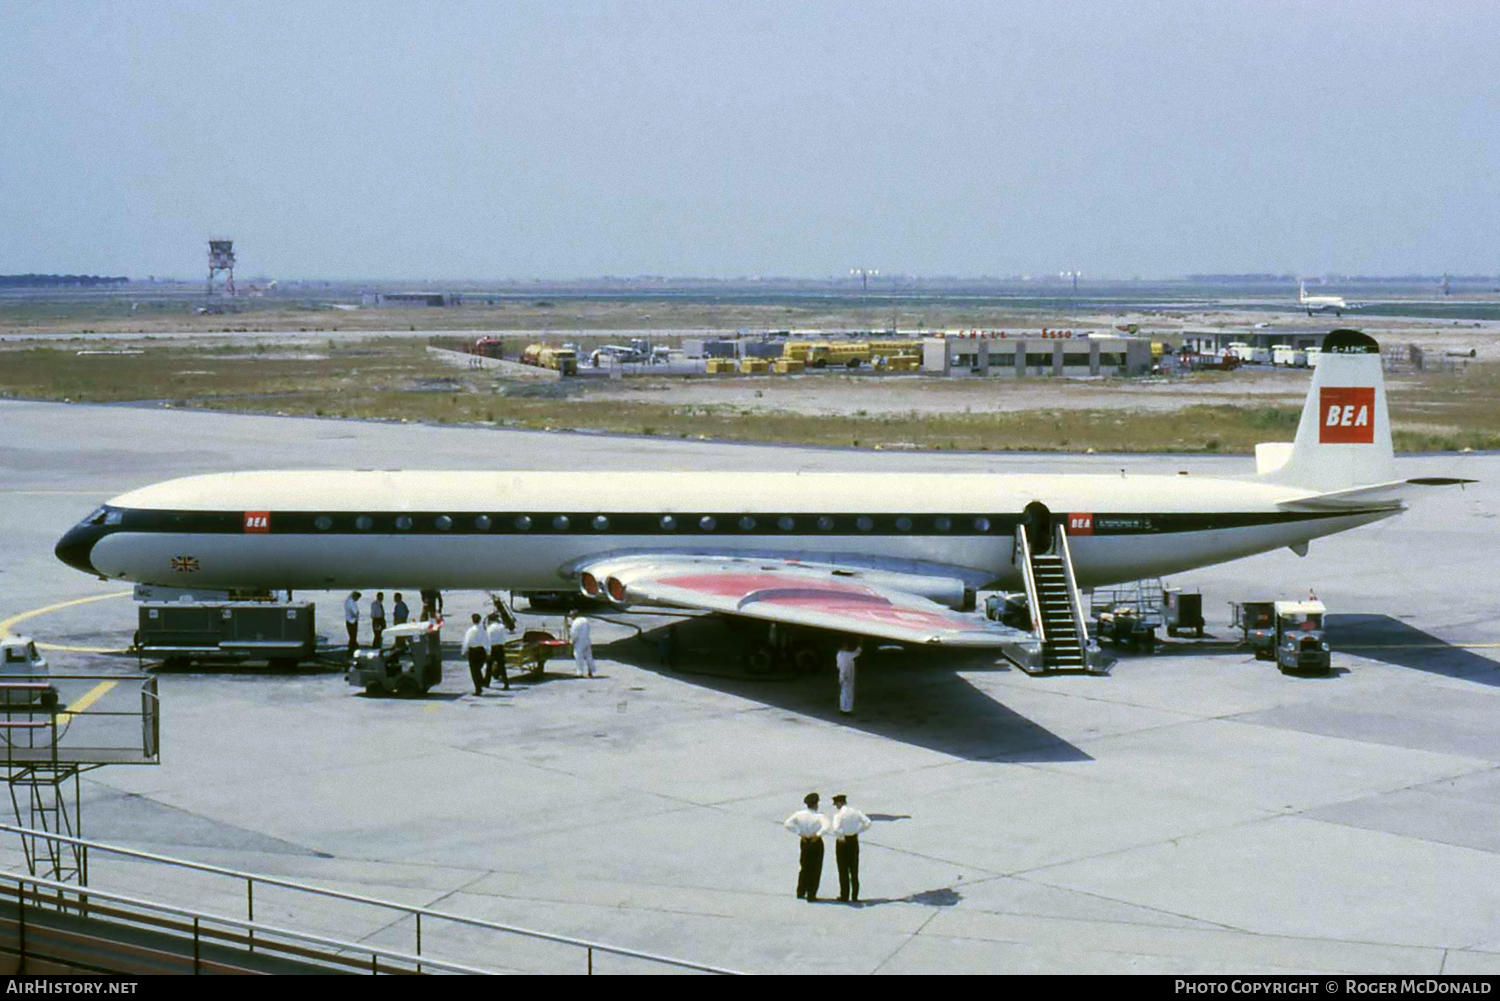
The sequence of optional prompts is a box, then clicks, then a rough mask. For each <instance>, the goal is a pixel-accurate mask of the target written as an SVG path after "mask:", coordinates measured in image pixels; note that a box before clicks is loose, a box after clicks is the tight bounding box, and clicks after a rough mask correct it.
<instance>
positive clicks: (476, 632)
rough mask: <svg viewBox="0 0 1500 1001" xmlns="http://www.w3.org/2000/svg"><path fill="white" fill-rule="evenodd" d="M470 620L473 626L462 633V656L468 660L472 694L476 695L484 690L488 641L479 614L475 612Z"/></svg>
mask: <svg viewBox="0 0 1500 1001" xmlns="http://www.w3.org/2000/svg"><path fill="white" fill-rule="evenodd" d="M470 618H471V619H473V621H474V624H473V625H471V626H469V631H468V632H466V633H464V656H465V657H467V658H468V660H469V677H470V678H472V679H473V680H474V694H475V695H478V694H479V692H480V690H481V689H483V688H484V662H485V661H486V660H487V659H488V658H489V652H490V641H489V634H487V633H486V632H485V631H484V623H483V622H481V621H480V619H479V613H478V612H475V613H474V614H473V615H472V616H470Z"/></svg>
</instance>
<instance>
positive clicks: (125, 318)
mask: <svg viewBox="0 0 1500 1001" xmlns="http://www.w3.org/2000/svg"><path fill="white" fill-rule="evenodd" d="M316 291H317V290H315V289H314V290H309V292H308V293H306V294H305V295H304V296H299V297H298V298H297V301H278V300H276V299H258V300H257V299H250V300H243V299H242V300H237V301H236V302H235V304H234V305H235V310H234V311H233V312H227V313H222V314H202V315H200V314H197V313H195V312H193V307H196V306H197V305H199V304H201V302H202V301H203V300H202V298H201V297H199V298H195V299H191V300H189V299H185V298H183V297H180V296H179V297H175V298H157V299H153V298H152V297H151V295H150V294H149V292H143V293H142V294H141V295H140V296H139V297H135V296H111V297H108V298H104V299H83V298H80V299H76V300H68V299H59V300H54V299H44V298H37V299H12V300H10V301H9V302H6V303H5V304H4V306H3V308H0V332H10V333H38V334H46V333H72V332H86V333H100V334H116V333H139V334H182V333H245V332H249V331H271V332H276V333H332V332H340V333H346V332H359V331H388V330H406V331H427V330H536V331H553V332H558V333H570V334H571V333H573V332H575V331H583V332H587V331H590V330H717V331H734V330H739V329H741V328H747V329H750V330H784V329H789V328H814V327H817V328H824V329H830V330H838V329H859V330H883V329H886V328H888V327H890V326H892V325H896V326H899V327H902V328H916V327H921V328H928V329H943V328H948V327H971V326H988V327H1000V326H1017V325H1021V324H1026V325H1035V321H1036V317H1035V316H1034V315H1031V314H1028V313H1027V312H1025V311H1022V310H1011V309H997V308H995V307H991V306H984V305H975V306H966V305H963V304H949V303H926V304H922V305H918V306H909V305H902V306H899V307H897V308H895V309H892V308H891V307H888V306H877V305H860V304H858V303H848V304H844V303H837V302H834V303H826V304H825V303H806V304H784V303H734V302H726V303H714V302H709V301H704V300H702V299H698V298H694V299H684V300H682V301H673V300H670V299H666V300H623V301H621V300H614V299H601V300H597V301H595V300H587V299H584V300H577V299H574V300H560V301H555V302H554V301H553V300H549V299H545V298H538V299H525V300H513V301H506V302H503V303H499V304H496V305H493V306H478V305H475V306H469V305H465V306H459V307H449V308H444V309H413V308H405V307H401V308H389V309H376V308H363V307H362V308H360V309H336V308H333V307H331V306H329V305H309V304H308V303H307V302H306V301H305V300H306V299H307V298H308V297H310V296H314V295H315V293H316ZM287 298H290V297H287ZM1068 322H1070V323H1072V322H1081V320H1080V319H1077V318H1074V319H1070V320H1069V321H1068Z"/></svg>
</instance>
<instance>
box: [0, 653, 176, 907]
mask: <svg viewBox="0 0 1500 1001" xmlns="http://www.w3.org/2000/svg"><path fill="white" fill-rule="evenodd" d="M0 733H3V734H4V742H5V748H4V752H3V754H4V766H5V778H6V784H7V785H8V786H9V788H10V802H11V807H12V809H13V810H14V812H15V818H16V823H17V825H19V826H20V827H23V828H27V829H29V830H32V831H36V832H46V833H49V834H58V835H62V836H64V837H70V838H78V837H81V836H82V834H83V822H82V821H83V814H82V793H81V790H80V788H79V777H80V776H81V775H82V774H83V773H84V772H88V771H93V770H94V769H96V768H103V767H104V766H105V765H156V764H160V763H161V743H160V737H161V700H160V698H159V697H158V695H157V687H156V678H155V677H147V678H141V677H134V676H128V675H102V674H73V675H7V676H6V679H5V680H4V681H0ZM21 847H22V850H23V852H24V853H25V856H26V867H27V869H28V871H29V872H30V874H31V875H32V876H38V877H41V878H42V879H47V880H52V881H54V882H57V883H75V884H77V885H79V886H87V885H88V849H87V847H86V846H83V845H79V844H70V843H67V842H63V841H57V840H54V839H51V838H46V837H42V836H41V835H40V834H33V835H26V834H23V835H22V836H21Z"/></svg>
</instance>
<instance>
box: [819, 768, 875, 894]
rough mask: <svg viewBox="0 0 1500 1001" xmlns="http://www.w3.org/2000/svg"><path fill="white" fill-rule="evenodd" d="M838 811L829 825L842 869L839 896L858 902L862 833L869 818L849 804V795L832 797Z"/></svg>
mask: <svg viewBox="0 0 1500 1001" xmlns="http://www.w3.org/2000/svg"><path fill="white" fill-rule="evenodd" d="M833 805H834V807H835V808H836V809H837V811H838V812H837V813H835V814H834V815H833V822H832V823H831V824H829V825H828V830H829V833H831V834H832V835H833V837H834V842H833V861H834V864H835V865H837V866H838V869H839V900H841V901H843V902H844V903H846V904H847V903H850V902H851V901H852V902H853V903H856V904H857V903H859V836H860V835H861V834H863V833H864V832H866V831H868V830H869V829H870V818H869V817H866V816H865V815H864V814H863V813H860V812H859V811H858V810H856V809H854V807H852V806H850V805H849V797H848V796H845V795H844V794H843V793H839V794H838V795H837V796H835V797H833Z"/></svg>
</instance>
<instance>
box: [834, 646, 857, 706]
mask: <svg viewBox="0 0 1500 1001" xmlns="http://www.w3.org/2000/svg"><path fill="white" fill-rule="evenodd" d="M858 656H859V640H857V639H855V638H854V637H853V636H850V637H849V638H848V639H846V640H844V643H843V646H841V647H840V648H839V652H838V656H837V657H836V658H834V662H835V663H836V664H837V665H838V669H839V712H841V713H852V712H853V711H854V659H855V658H856V657H858Z"/></svg>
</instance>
